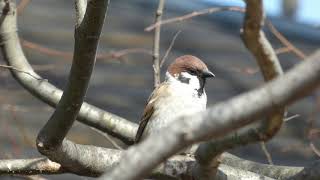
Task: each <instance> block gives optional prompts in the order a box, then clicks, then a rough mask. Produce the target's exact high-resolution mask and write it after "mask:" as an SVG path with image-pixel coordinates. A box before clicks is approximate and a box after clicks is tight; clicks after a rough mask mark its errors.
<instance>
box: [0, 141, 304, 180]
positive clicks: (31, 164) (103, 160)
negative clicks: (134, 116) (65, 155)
mask: <svg viewBox="0 0 320 180" xmlns="http://www.w3.org/2000/svg"><path fill="white" fill-rule="evenodd" d="M79 148H84V149H86V150H87V149H92V147H90V146H79ZM74 150H76V149H74ZM89 152H93V153H89V154H78V153H77V151H73V152H70V153H72V154H73V155H72V156H73V157H74V158H75V160H76V159H78V158H88V157H90V158H92V157H94V158H99V160H97V161H96V164H94V165H93V164H91V163H89V164H87V165H88V166H87V169H84V170H82V171H81V170H80V169H77V168H76V167H71V168H68V169H65V168H64V169H62V168H61V165H60V164H58V163H55V162H52V161H50V160H49V159H47V158H34V159H8V160H0V175H9V174H19V175H36V174H61V173H75V174H78V175H85V176H93V177H95V176H97V175H100V174H102V173H103V172H102V171H103V170H105V169H111V168H112V167H113V166H114V165H115V164H116V163H117V162H118V161H119V159H120V157H121V155H122V154H123V153H122V151H118V150H111V149H109V150H108V149H104V148H97V149H94V150H93V151H91V150H90V151H89ZM95 153H96V154H95ZM77 156H79V157H77ZM81 156H84V157H81ZM223 157H224V156H223ZM238 159H239V158H237V157H233V156H232V155H231V156H228V157H227V161H228V162H229V161H237V160H238ZM224 161H225V160H224ZM194 163H195V159H194V158H191V157H188V156H180V155H177V156H174V157H172V158H170V159H168V160H167V161H166V162H165V163H163V164H161V165H160V166H159V167H158V168H156V169H155V170H154V171H153V172H152V174H151V176H150V178H162V179H171V178H174V179H181V178H182V177H183V178H185V177H191V176H192V169H193V166H194ZM251 163H254V162H251ZM230 164H232V163H230ZM234 164H235V163H234ZM234 164H232V165H234ZM256 164H258V166H259V167H262V169H263V171H266V172H268V171H267V170H268V169H266V168H265V167H264V165H263V164H259V163H256ZM236 165H238V166H239V164H236ZM248 166H250V165H248ZM235 167H236V168H235ZM246 167H247V165H246ZM90 168H91V169H94V168H95V171H88V169H90ZM272 168H274V169H275V168H278V166H274V167H271V168H269V169H272ZM291 169H293V170H296V169H298V170H296V171H294V172H295V174H298V173H299V172H301V170H302V169H303V168H302V167H297V168H295V167H294V168H291V167H287V169H284V170H287V171H292V170H291ZM249 177H251V178H254V179H262V178H265V179H268V177H267V176H262V175H261V174H256V173H253V172H250V171H244V170H241V169H240V168H237V166H234V167H232V166H229V165H225V164H223V165H221V166H220V167H219V173H218V178H217V179H223V180H228V179H235V178H236V179H248V178H249ZM281 177H285V176H281ZM289 177H291V176H289Z"/></svg>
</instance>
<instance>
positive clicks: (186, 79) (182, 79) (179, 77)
mask: <svg viewBox="0 0 320 180" xmlns="http://www.w3.org/2000/svg"><path fill="white" fill-rule="evenodd" d="M178 80H179V81H180V82H182V83H185V84H189V82H190V78H186V77H184V76H182V75H181V74H180V75H179V76H178Z"/></svg>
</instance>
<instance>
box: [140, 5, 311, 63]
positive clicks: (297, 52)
mask: <svg viewBox="0 0 320 180" xmlns="http://www.w3.org/2000/svg"><path fill="white" fill-rule="evenodd" d="M221 11H236V12H241V13H244V12H245V9H244V8H241V7H236V6H232V7H213V8H209V9H204V10H200V11H194V12H192V13H189V14H186V15H183V16H178V17H174V18H169V19H166V20H162V21H160V22H156V23H154V24H152V25H150V26H148V27H146V28H145V31H151V30H153V29H155V28H156V27H158V26H160V25H164V24H170V23H175V22H180V21H184V20H188V19H191V18H193V17H196V16H202V15H206V14H211V13H215V12H221ZM266 23H267V26H268V28H269V29H270V31H271V32H272V34H274V35H275V36H276V37H277V39H279V41H280V42H281V43H282V44H283V45H285V47H284V48H286V49H282V48H281V51H280V52H279V51H278V52H276V53H277V54H278V53H284V52H288V51H292V52H293V53H294V54H295V55H296V56H298V57H299V58H301V59H305V58H306V55H305V54H304V53H303V52H302V51H301V50H299V49H298V48H296V47H295V46H294V45H293V44H292V43H290V42H289V41H288V40H287V39H286V38H285V37H284V36H283V35H282V34H281V33H280V32H279V31H278V30H277V29H276V28H275V27H274V26H273V24H272V23H271V22H270V21H268V20H266Z"/></svg>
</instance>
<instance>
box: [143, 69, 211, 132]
mask: <svg viewBox="0 0 320 180" xmlns="http://www.w3.org/2000/svg"><path fill="white" fill-rule="evenodd" d="M166 77H167V79H166V81H168V83H169V88H170V90H169V91H170V92H171V93H170V94H168V96H165V97H164V98H161V99H159V101H158V102H156V104H155V106H154V108H155V109H154V113H153V115H152V116H151V118H150V120H149V122H148V124H147V127H146V129H145V131H144V133H143V135H142V136H143V137H145V136H146V135H148V134H150V133H156V132H158V131H159V130H160V129H161V128H163V127H166V126H168V125H169V124H170V123H171V122H172V121H174V120H176V119H177V118H178V117H179V116H181V115H189V114H194V113H197V112H200V111H204V110H205V109H206V104H207V96H206V93H205V91H204V92H203V94H202V95H201V96H199V95H198V91H197V89H199V87H200V86H199V80H198V78H197V77H195V76H194V77H191V76H190V75H189V78H190V83H189V84H186V83H181V82H180V81H179V80H177V79H176V78H174V77H172V76H171V75H170V74H169V73H167V74H166ZM143 137H142V138H143Z"/></svg>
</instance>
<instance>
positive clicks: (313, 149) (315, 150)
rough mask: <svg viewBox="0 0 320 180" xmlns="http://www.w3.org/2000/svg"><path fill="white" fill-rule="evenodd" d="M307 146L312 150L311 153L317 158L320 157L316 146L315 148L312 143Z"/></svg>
mask: <svg viewBox="0 0 320 180" xmlns="http://www.w3.org/2000/svg"><path fill="white" fill-rule="evenodd" d="M309 146H310V148H311V149H312V151H313V152H314V153H315V154H316V155H317V156H319V157H320V151H319V150H318V148H316V146H315V145H314V144H313V143H312V142H310V144H309Z"/></svg>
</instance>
